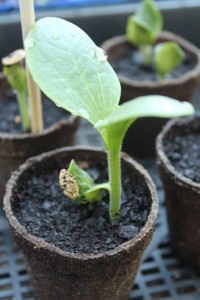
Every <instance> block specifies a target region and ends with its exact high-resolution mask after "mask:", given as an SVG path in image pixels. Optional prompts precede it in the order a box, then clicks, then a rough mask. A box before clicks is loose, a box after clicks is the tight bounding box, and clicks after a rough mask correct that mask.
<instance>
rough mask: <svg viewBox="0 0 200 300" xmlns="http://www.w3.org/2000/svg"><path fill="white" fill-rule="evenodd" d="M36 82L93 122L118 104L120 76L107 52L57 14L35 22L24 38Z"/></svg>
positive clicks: (58, 101) (63, 105)
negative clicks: (108, 59)
mask: <svg viewBox="0 0 200 300" xmlns="http://www.w3.org/2000/svg"><path fill="white" fill-rule="evenodd" d="M25 51H26V60H27V63H28V67H29V69H30V71H31V74H32V76H33V78H34V80H35V82H36V83H37V84H38V85H39V87H40V88H41V90H42V91H43V92H44V93H45V94H46V95H47V96H48V97H49V98H50V99H51V100H53V101H54V102H55V103H56V104H57V105H58V106H60V107H62V108H64V109H66V110H68V111H70V112H71V113H72V114H75V115H79V116H81V117H83V118H85V119H87V120H88V121H90V122H91V123H92V124H95V123H96V122H97V121H98V120H100V119H104V118H106V117H107V116H108V115H109V114H110V113H111V112H112V111H113V110H114V107H115V106H116V105H117V104H118V102H119V99H120V94H121V88H120V84H119V80H118V78H117V76H116V74H115V72H114V71H113V69H112V67H111V66H110V65H109V63H108V62H107V57H106V54H105V53H104V51H103V50H102V49H100V48H99V47H97V46H96V45H95V43H94V42H93V41H92V40H91V39H90V37H89V36H88V35H87V34H86V33H85V32H84V31H83V30H81V29H80V28H79V27H77V26H76V25H74V24H72V23H70V22H67V21H65V20H62V19H58V18H44V19H41V20H39V21H38V22H36V24H35V25H34V26H33V27H32V29H31V30H30V32H29V34H28V37H27V39H26V40H25Z"/></svg>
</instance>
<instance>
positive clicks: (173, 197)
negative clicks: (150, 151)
mask: <svg viewBox="0 0 200 300" xmlns="http://www.w3.org/2000/svg"><path fill="white" fill-rule="evenodd" d="M199 136H200V116H199V115H198V116H197V115H196V116H192V117H187V118H181V119H176V120H171V121H170V122H168V123H167V124H166V125H165V126H164V128H163V130H162V132H161V133H160V134H159V136H158V138H157V142H156V150H157V164H158V169H159V172H160V175H161V178H162V181H163V184H164V190H165V199H166V208H167V218H168V224H169V232H170V239H171V243H172V246H173V248H174V250H175V251H176V253H177V254H178V255H179V257H180V258H182V259H183V260H184V261H185V262H186V263H187V264H188V265H190V266H192V267H194V268H197V269H200V252H199V249H200V217H199V216H200V201H199V199H200V180H199V162H200V161H198V160H197V159H196V158H197V157H198V155H199V153H200V145H199V142H198V141H199ZM192 140H194V141H196V142H192Z"/></svg>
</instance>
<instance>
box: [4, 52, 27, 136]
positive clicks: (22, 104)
mask: <svg viewBox="0 0 200 300" xmlns="http://www.w3.org/2000/svg"><path fill="white" fill-rule="evenodd" d="M24 58H25V52H24V50H22V49H19V50H16V51H14V52H13V53H11V54H10V55H8V56H6V57H4V58H3V59H2V64H3V66H4V67H3V72H4V74H5V75H6V78H7V80H8V83H9V84H10V86H11V87H12V89H13V90H14V91H15V93H16V96H17V99H18V103H19V108H20V115H21V120H22V127H23V130H24V131H30V129H31V122H30V116H29V108H28V101H27V100H28V91H27V80H26V71H25V69H24V66H23V61H24Z"/></svg>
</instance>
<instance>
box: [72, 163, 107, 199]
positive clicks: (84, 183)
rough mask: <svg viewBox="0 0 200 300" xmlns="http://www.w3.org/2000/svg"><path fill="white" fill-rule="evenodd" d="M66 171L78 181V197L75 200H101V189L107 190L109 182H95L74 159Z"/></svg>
mask: <svg viewBox="0 0 200 300" xmlns="http://www.w3.org/2000/svg"><path fill="white" fill-rule="evenodd" d="M68 172H69V174H71V175H72V176H73V177H74V178H75V179H76V181H77V183H78V186H79V197H77V199H76V200H77V201H79V202H81V203H88V202H89V203H94V202H98V201H101V199H102V196H103V190H108V191H109V188H110V186H109V183H102V184H95V182H94V180H93V179H92V177H91V176H90V175H89V174H88V173H87V172H86V171H84V170H82V169H81V168H80V167H79V166H78V165H77V164H76V162H75V161H74V160H72V161H71V163H70V166H69V168H68Z"/></svg>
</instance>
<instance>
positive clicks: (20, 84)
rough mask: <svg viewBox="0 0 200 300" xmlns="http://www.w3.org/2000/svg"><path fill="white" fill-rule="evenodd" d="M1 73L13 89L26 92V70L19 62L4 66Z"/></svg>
mask: <svg viewBox="0 0 200 300" xmlns="http://www.w3.org/2000/svg"><path fill="white" fill-rule="evenodd" d="M3 73H4V74H5V75H6V78H7V80H8V83H9V84H10V86H11V88H12V89H13V90H16V91H18V92H27V81H26V72H25V70H24V68H23V67H22V66H21V64H19V63H17V64H14V65H11V66H4V67H3Z"/></svg>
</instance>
